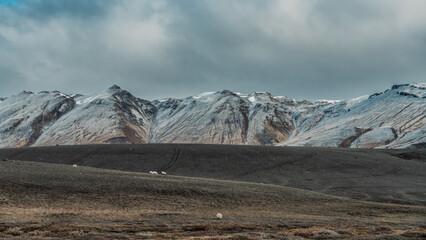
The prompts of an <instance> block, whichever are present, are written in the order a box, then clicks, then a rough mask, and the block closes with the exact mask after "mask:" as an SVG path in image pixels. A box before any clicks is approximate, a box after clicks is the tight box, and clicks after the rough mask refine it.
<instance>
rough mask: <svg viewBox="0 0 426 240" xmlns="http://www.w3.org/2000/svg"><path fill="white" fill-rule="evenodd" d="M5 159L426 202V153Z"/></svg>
mask: <svg viewBox="0 0 426 240" xmlns="http://www.w3.org/2000/svg"><path fill="white" fill-rule="evenodd" d="M0 157H6V158H9V159H17V160H25V161H37V162H48V163H63V164H77V165H82V166H91V167H97V168H106V169H116V170H126V171H139V172H148V171H151V170H164V171H167V173H168V174H173V175H180V176H191V177H202V178H214V179H224V180H239V181H248V182H258V183H270V184H277V185H283V186H289V187H296V188H302V189H309V190H313V191H318V192H322V193H327V194H333V195H338V196H345V197H351V198H355V199H362V200H370V201H381V202H394V203H409V204H422V205H425V204H426V196H425V193H426V180H425V179H426V174H425V173H426V162H425V159H426V150H367V149H341V148H306V147H260V146H229V145H228V146H227V145H191V144H141V145H139V144H134V145H85V146H57V147H41V148H19V149H1V150H0Z"/></svg>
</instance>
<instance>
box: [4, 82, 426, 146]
mask: <svg viewBox="0 0 426 240" xmlns="http://www.w3.org/2000/svg"><path fill="white" fill-rule="evenodd" d="M425 106H426V83H411V84H399V85H393V86H392V87H391V88H390V89H387V90H386V91H384V92H380V93H375V94H371V95H366V96H362V97H358V98H354V99H350V100H316V101H307V100H296V99H292V98H289V97H284V96H273V95H271V94H270V93H267V92H254V93H251V94H243V93H239V92H232V91H229V90H223V91H218V92H206V93H201V94H199V95H196V96H190V97H186V98H181V99H176V98H165V99H158V100H153V101H148V100H144V99H141V98H138V97H135V96H133V95H132V94H131V93H130V92H128V91H126V90H123V89H121V88H120V87H119V86H117V85H113V86H112V87H110V88H108V89H106V90H104V91H102V92H100V93H98V94H95V95H91V96H83V95H80V94H71V95H69V94H64V93H61V92H59V91H50V92H48V91H42V92H39V93H32V92H27V91H23V92H21V93H19V94H17V95H13V96H10V97H8V98H2V99H1V100H0V122H1V123H0V147H21V146H49V145H57V144H59V145H75V144H99V143H209V144H211V143H213V144H246V145H291V146H318V147H351V148H424V147H426V144H425V142H426V119H425V116H426V107H425Z"/></svg>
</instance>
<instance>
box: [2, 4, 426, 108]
mask: <svg viewBox="0 0 426 240" xmlns="http://www.w3.org/2000/svg"><path fill="white" fill-rule="evenodd" d="M409 82H426V1H424V0H403V1H401V0H326V1H321V0H305V1H300V0H286V1H275V0H268V1H265V0H259V1H256V0H253V1H250V0H212V1H204V0H192V1H189V0H179V1H176V0H170V1H144V0H134V1H132V0H91V1H89V0H62V1H58V0H0V84H1V85H0V96H10V95H12V94H16V93H18V92H20V91H22V90H31V91H41V90H60V91H63V92H66V93H82V94H94V93H97V92H99V91H101V90H103V89H105V88H108V87H109V86H111V85H112V84H117V85H119V86H121V87H122V88H124V89H126V90H129V91H130V92H131V93H133V94H134V95H136V96H138V97H140V98H145V99H149V100H152V99H157V98H162V97H186V96H189V95H196V94H198V93H200V92H205V91H218V90H223V89H229V90H234V91H240V92H245V93H251V92H254V91H267V92H271V93H272V94H274V95H285V96H289V97H294V98H303V99H321V98H328V99H348V98H352V97H356V96H360V95H365V94H370V93H374V92H376V91H382V90H385V89H386V88H389V87H390V86H391V85H392V84H395V83H409Z"/></svg>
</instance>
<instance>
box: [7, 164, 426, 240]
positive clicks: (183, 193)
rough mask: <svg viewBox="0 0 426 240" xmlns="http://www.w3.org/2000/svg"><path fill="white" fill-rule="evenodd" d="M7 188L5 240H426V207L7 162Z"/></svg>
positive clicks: (253, 185)
mask: <svg viewBox="0 0 426 240" xmlns="http://www.w3.org/2000/svg"><path fill="white" fill-rule="evenodd" d="M0 189H1V191H0V238H14V237H16V238H53V239H64V238H65V239H66V238H72V239H96V238H98V239H107V238H110V239H127V238H140V239H143V238H145V239H148V238H149V239H152V238H154V239H271V238H276V239H302V238H314V239H342V238H352V239H422V238H425V237H426V223H425V216H426V207H425V206H421V205H419V206H415V205H398V204H388V203H375V202H367V201H359V200H353V199H350V198H345V197H337V196H331V195H326V194H322V193H317V192H313V191H308V190H300V189H294V188H287V187H283V186H277V185H268V184H259V183H244V182H236V181H225V180H211V179H205V178H190V177H178V176H170V175H167V176H161V175H149V174H145V173H136V172H124V171H116V170H105V169H95V168H89V167H81V166H77V167H72V166H70V165H61V164H51V163H36V162H23V161H17V160H11V159H9V160H5V161H0ZM218 212H220V213H222V214H223V219H221V220H218V219H216V217H215V215H216V213H218Z"/></svg>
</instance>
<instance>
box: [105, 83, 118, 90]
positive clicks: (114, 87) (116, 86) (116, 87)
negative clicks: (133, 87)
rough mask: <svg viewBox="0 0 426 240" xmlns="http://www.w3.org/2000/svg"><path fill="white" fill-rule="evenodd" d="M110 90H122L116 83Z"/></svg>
mask: <svg viewBox="0 0 426 240" xmlns="http://www.w3.org/2000/svg"><path fill="white" fill-rule="evenodd" d="M108 89H109V90H121V88H120V87H119V86H118V85H116V84H114V85H112V86H111V87H110V88H108Z"/></svg>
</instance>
